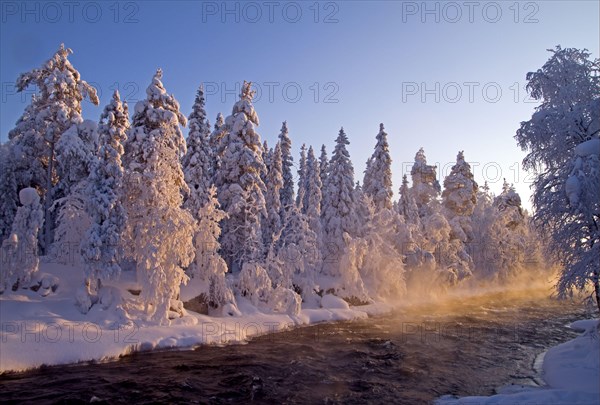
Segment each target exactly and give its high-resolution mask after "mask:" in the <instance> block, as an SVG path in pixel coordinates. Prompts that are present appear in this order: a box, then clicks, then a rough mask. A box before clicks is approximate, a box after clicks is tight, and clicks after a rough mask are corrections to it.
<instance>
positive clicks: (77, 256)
mask: <svg viewBox="0 0 600 405" xmlns="http://www.w3.org/2000/svg"><path fill="white" fill-rule="evenodd" d="M96 127H97V125H96V123H95V122H92V121H90V120H85V121H83V122H82V123H81V124H79V125H73V126H71V127H70V128H69V129H67V130H66V131H65V132H64V133H63V134H62V136H61V138H60V140H59V141H58V142H56V146H55V151H56V173H57V176H58V178H59V180H58V182H57V183H56V185H55V186H54V189H53V191H52V194H53V197H54V203H53V204H52V206H51V207H50V210H51V211H52V212H53V213H56V219H55V225H56V227H55V228H54V241H53V244H52V247H51V251H52V252H53V254H54V255H55V256H56V260H57V261H58V262H60V263H65V264H67V263H68V264H73V262H74V263H79V262H81V250H80V244H81V241H82V240H83V238H84V237H85V235H86V233H87V231H88V230H89V227H90V226H91V224H92V221H91V218H90V215H89V214H88V212H87V211H86V208H85V207H86V204H87V200H88V198H89V193H88V190H87V188H88V184H89V176H90V173H91V172H92V170H93V167H94V165H95V164H96V161H97V153H98V135H97V133H96V129H97V128H96Z"/></svg>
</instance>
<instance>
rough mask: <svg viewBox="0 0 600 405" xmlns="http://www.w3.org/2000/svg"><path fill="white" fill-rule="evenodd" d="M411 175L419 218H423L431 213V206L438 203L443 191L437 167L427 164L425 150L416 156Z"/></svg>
mask: <svg viewBox="0 0 600 405" xmlns="http://www.w3.org/2000/svg"><path fill="white" fill-rule="evenodd" d="M410 175H411V178H412V187H411V192H412V195H413V196H414V198H415V201H416V202H417V207H418V209H419V216H420V217H421V218H423V217H425V216H427V215H429V214H430V213H431V209H430V207H429V205H430V203H432V204H434V203H435V202H436V199H437V197H438V196H439V194H440V191H441V187H440V183H439V182H438V180H437V174H436V167H435V166H431V165H428V164H427V158H426V157H425V151H424V150H423V148H421V149H419V151H418V152H417V154H416V155H415V163H414V164H413V167H412V169H411V171H410Z"/></svg>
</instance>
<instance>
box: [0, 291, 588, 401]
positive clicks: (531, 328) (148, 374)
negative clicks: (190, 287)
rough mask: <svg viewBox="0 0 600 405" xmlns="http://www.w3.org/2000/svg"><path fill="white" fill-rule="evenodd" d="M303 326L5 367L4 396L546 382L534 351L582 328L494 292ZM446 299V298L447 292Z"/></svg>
mask: <svg viewBox="0 0 600 405" xmlns="http://www.w3.org/2000/svg"><path fill="white" fill-rule="evenodd" d="M441 302H442V301H440V302H436V303H429V304H423V305H415V306H412V307H408V308H406V309H402V310H397V311H395V312H393V313H390V314H387V315H385V316H380V317H374V318H370V319H366V320H357V321H351V322H338V323H332V324H320V325H315V326H309V327H303V328H298V329H294V330H290V331H287V332H282V333H275V334H269V335H264V336H261V337H257V338H255V339H252V340H251V341H250V342H249V343H247V344H238V345H231V346H226V347H217V346H201V347H197V348H195V349H193V350H180V351H163V352H152V353H148V352H146V353H135V354H132V355H130V356H126V357H124V358H122V359H120V360H118V361H114V362H109V363H103V364H85V365H72V366H54V367H43V368H41V369H38V370H33V371H29V372H25V373H17V374H6V375H2V376H0V392H1V398H2V402H3V403H17V402H19V403H36V404H40V403H60V402H69V403H73V402H75V403H77V402H81V403H89V402H90V401H91V400H93V401H94V402H96V401H97V403H110V404H115V403H128V404H129V403H156V402H161V403H247V402H251V401H253V402H255V403H277V404H284V403H340V404H342V403H343V404H364V403H366V402H370V403H386V404H389V403H403V404H419V403H431V401H432V400H434V399H435V398H437V397H439V396H441V395H445V394H454V395H461V396H464V395H490V394H493V393H494V392H495V389H496V388H498V387H500V386H503V385H507V384H531V385H535V384H536V383H537V384H539V383H543V381H542V380H541V378H540V377H541V376H540V375H539V373H538V372H536V371H535V369H534V362H535V359H536V357H537V356H538V355H539V354H540V353H542V352H544V351H545V350H546V349H548V348H549V347H551V346H553V345H556V344H558V343H561V342H563V341H566V340H568V339H570V338H573V337H575V336H576V335H577V333H575V332H574V331H571V330H570V329H569V328H568V327H567V325H568V324H569V323H570V322H572V321H575V320H578V319H582V318H585V317H590V316H592V315H591V314H589V313H587V310H586V308H585V307H584V306H583V305H582V304H581V303H580V302H565V301H556V300H552V299H549V298H546V297H540V296H539V294H534V295H530V294H528V293H521V294H516V293H493V294H488V295H486V296H485V298H482V297H479V298H473V297H470V298H469V297H466V298H455V299H453V300H450V301H449V302H450V304H444V305H441ZM444 302H445V301H444Z"/></svg>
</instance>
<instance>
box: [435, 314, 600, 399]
mask: <svg viewBox="0 0 600 405" xmlns="http://www.w3.org/2000/svg"><path fill="white" fill-rule="evenodd" d="M570 327H571V328H572V329H574V330H576V331H581V332H583V333H582V334H581V335H580V336H578V337H576V338H575V339H572V340H570V341H568V342H565V343H562V344H560V345H558V346H554V347H552V348H551V349H550V350H548V351H547V352H546V353H545V355H544V360H543V366H542V372H541V374H542V377H543V379H544V381H545V383H546V384H547V385H546V386H543V387H539V388H538V387H533V386H517V385H511V386H506V387H502V388H500V389H499V390H498V394H497V395H493V396H490V397H481V396H477V397H463V398H455V397H452V396H450V395H447V396H444V397H442V398H440V399H438V400H437V401H436V405H469V404H471V405H475V404H477V405H484V404H489V405H491V404H495V405H504V404H506V405H514V404H553V405H562V404H564V405H574V404H581V405H592V404H599V403H600V323H599V321H598V320H597V319H591V320H581V321H576V322H573V323H572V324H571V325H570Z"/></svg>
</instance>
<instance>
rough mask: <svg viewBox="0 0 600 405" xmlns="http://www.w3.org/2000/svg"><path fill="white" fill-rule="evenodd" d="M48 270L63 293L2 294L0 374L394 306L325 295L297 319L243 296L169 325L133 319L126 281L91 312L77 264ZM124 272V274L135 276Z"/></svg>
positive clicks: (228, 339)
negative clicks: (80, 300) (81, 300)
mask: <svg viewBox="0 0 600 405" xmlns="http://www.w3.org/2000/svg"><path fill="white" fill-rule="evenodd" d="M42 271H46V272H47V273H49V274H50V276H51V277H55V278H58V279H59V280H60V285H59V287H58V289H57V290H56V292H54V293H51V294H49V295H47V296H45V297H43V296H41V294H40V293H41V291H42V289H40V290H38V292H34V291H31V290H18V291H15V292H13V291H6V292H4V294H2V295H0V323H1V330H0V373H3V372H7V371H24V370H27V369H31V368H36V367H40V366H42V365H56V364H69V363H78V362H87V361H106V360H111V359H116V358H118V357H119V356H122V355H126V354H128V353H131V352H134V351H147V350H157V349H167V348H189V347H194V346H196V345H200V344H217V345H223V344H229V343H236V342H244V341H245V340H246V339H248V338H250V337H253V336H257V335H264V334H268V333H274V332H279V331H282V330H285V329H289V328H291V327H296V326H301V325H310V324H315V323H319V322H331V321H340V320H351V319H360V318H366V317H368V316H370V315H375V314H381V313H384V312H387V311H390V310H391V306H389V305H385V304H372V305H366V306H360V307H349V306H348V304H347V303H346V302H345V301H343V300H342V299H339V298H337V297H335V296H329V295H326V296H325V297H324V298H323V299H322V300H321V308H317V307H314V308H303V309H302V311H301V312H300V314H298V315H297V316H290V315H286V314H272V313H271V314H266V313H263V312H261V311H259V310H258V309H256V308H255V307H254V306H252V304H251V303H250V302H249V301H248V300H246V299H245V298H244V297H237V302H238V308H239V310H240V312H241V315H240V316H230V317H211V316H206V315H200V314H197V313H195V312H191V311H188V312H187V315H186V316H184V317H183V318H179V319H176V320H174V321H173V322H172V324H171V325H170V326H168V327H167V326H159V325H156V324H150V323H148V324H146V323H144V322H142V321H139V320H131V319H127V318H126V317H124V315H123V311H122V309H121V308H120V305H119V304H120V303H122V302H123V301H122V300H121V298H127V294H129V292H128V291H127V286H128V285H129V286H131V285H132V284H133V281H131V282H130V283H128V282H127V280H126V279H125V280H124V279H123V278H122V279H121V281H120V286H122V287H119V288H117V287H116V286H114V287H112V288H111V289H108V291H110V293H109V294H110V295H111V296H110V297H108V298H106V297H103V301H104V304H105V305H104V306H103V305H95V306H94V307H92V309H91V310H90V312H89V313H88V314H86V315H83V314H81V312H80V311H79V310H78V309H77V307H76V306H75V298H74V296H75V294H74V291H75V290H76V289H77V287H78V286H79V285H80V284H81V276H80V275H79V273H78V272H77V269H76V268H75V267H71V266H62V265H58V264H45V265H43V266H42ZM128 273H129V272H125V273H123V275H124V277H125V278H126V277H127V276H133V274H128Z"/></svg>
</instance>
